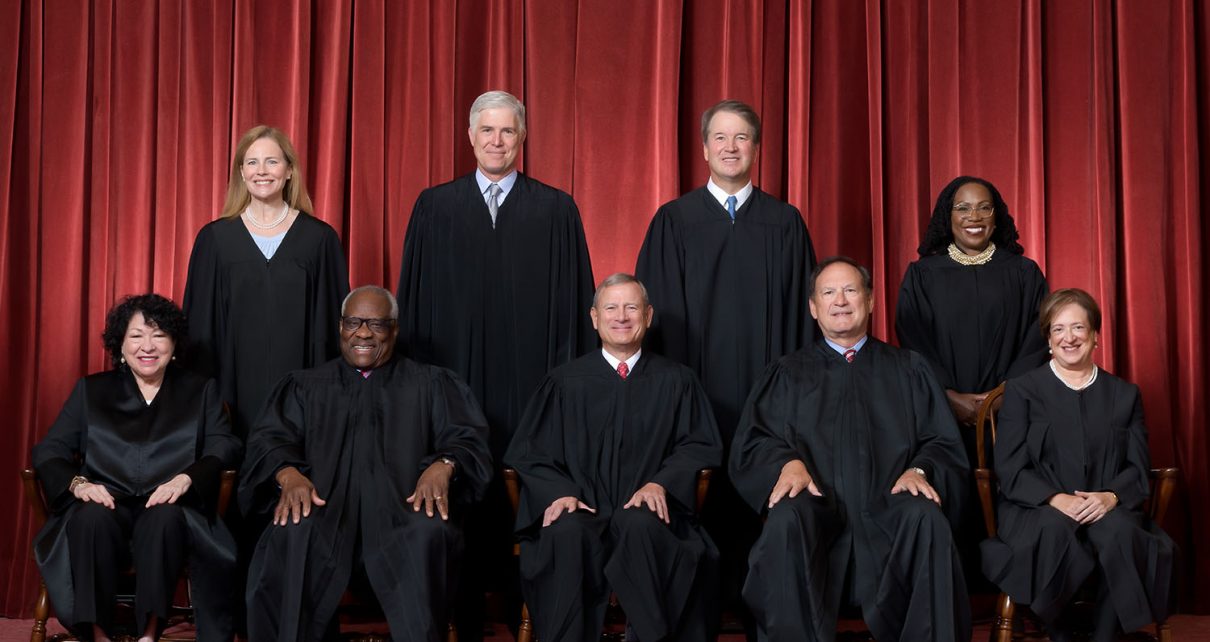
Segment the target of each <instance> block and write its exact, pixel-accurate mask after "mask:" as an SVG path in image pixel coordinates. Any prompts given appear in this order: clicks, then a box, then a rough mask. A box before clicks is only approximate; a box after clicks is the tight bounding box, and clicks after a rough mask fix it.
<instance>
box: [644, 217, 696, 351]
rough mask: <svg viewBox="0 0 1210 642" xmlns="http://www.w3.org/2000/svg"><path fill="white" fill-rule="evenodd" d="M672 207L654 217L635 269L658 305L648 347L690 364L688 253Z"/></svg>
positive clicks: (654, 305) (648, 339) (649, 331)
mask: <svg viewBox="0 0 1210 642" xmlns="http://www.w3.org/2000/svg"><path fill="white" fill-rule="evenodd" d="M672 207H674V206H673V205H665V206H663V207H661V208H660V209H659V211H657V212H656V213H655V217H654V218H652V219H651V225H650V226H649V227H648V228H647V237H646V238H644V239H643V246H642V248H640V249H639V258H638V261H637V262H636V264H635V268H634V272H635V276H636V277H637V278H638V279H639V281H642V283H643V286H644V287H646V288H647V294H648V298H649V299H650V300H651V304H652V306H653V307H654V308H655V318H654V319H653V320H652V324H651V328H650V329H649V330H648V331H647V336H646V338H645V340H644V342H643V345H644V347H647V348H649V349H650V350H651V351H652V352H656V353H658V354H662V355H664V356H665V357H668V358H669V359H672V360H673V361H676V362H678V363H689V343H688V342H689V338H688V336H687V333H686V332H684V330H685V328H687V327H688V314H689V309H688V303H687V301H686V299H685V254H684V245H683V243H681V239H680V235H679V233H678V230H677V228H676V224H675V221H674V220H673V219H674V216H673V214H672V212H671V208H672Z"/></svg>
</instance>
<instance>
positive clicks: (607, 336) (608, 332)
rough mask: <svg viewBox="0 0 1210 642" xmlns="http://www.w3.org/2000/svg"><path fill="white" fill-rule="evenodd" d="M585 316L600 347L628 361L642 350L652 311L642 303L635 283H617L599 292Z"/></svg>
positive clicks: (641, 293)
mask: <svg viewBox="0 0 1210 642" xmlns="http://www.w3.org/2000/svg"><path fill="white" fill-rule="evenodd" d="M589 315H590V316H591V317H592V327H594V328H596V329H597V334H599V335H601V346H602V347H604V348H605V349H606V350H608V351H609V353H610V354H612V355H614V356H615V357H619V356H620V357H626V358H629V356H630V355H632V354H634V353H635V352H637V351H638V350H639V348H641V347H643V335H645V334H647V328H649V327H651V317H652V308H651V305H649V304H648V303H646V302H644V301H643V290H642V289H641V288H640V287H639V284H638V283H619V284H618V285H611V286H609V287H607V288H605V289H604V290H601V292H600V293H599V294H598V295H597V302H596V304H595V305H593V307H592V309H591V310H590V311H589Z"/></svg>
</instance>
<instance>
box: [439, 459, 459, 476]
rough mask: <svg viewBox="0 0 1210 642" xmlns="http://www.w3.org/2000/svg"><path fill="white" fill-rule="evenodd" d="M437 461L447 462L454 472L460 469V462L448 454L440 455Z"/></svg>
mask: <svg viewBox="0 0 1210 642" xmlns="http://www.w3.org/2000/svg"><path fill="white" fill-rule="evenodd" d="M437 461H439V462H441V463H443V464H445V465H446V466H449V467H450V470H452V471H454V472H457V471H458V462H456V461H454V458H453V457H448V456H446V455H442V456H441V457H439V458H438V459H437Z"/></svg>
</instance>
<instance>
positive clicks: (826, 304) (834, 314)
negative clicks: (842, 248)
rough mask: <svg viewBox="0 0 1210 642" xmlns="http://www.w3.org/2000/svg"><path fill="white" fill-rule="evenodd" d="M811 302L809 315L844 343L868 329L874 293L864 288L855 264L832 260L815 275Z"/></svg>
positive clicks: (861, 335)
mask: <svg viewBox="0 0 1210 642" xmlns="http://www.w3.org/2000/svg"><path fill="white" fill-rule="evenodd" d="M810 306H811V316H813V317H815V320H816V321H818V322H819V328H820V330H822V331H823V335H824V336H825V337H827V338H828V339H830V340H832V342H833V343H838V344H840V345H843V346H846V347H847V346H851V345H853V344H854V343H856V342H857V341H858V340H860V339H861V337H863V336H865V335H866V333H867V331H868V330H869V325H870V312H872V311H873V310H874V296H873V293H872V292H870V291H868V290H866V288H865V284H864V283H862V279H861V272H858V271H857V268H855V267H853V266H852V265H849V264H848V263H833V264H831V265H829V266H828V267H826V268H824V270H823V272H820V273H819V278H817V279H815V291H814V292H812V293H811V299H810Z"/></svg>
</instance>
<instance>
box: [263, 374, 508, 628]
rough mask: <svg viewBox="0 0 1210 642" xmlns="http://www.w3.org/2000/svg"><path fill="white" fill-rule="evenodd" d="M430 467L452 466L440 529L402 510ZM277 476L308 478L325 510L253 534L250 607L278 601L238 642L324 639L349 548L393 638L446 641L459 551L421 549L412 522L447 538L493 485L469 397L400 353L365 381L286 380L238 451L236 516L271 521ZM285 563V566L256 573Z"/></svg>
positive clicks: (480, 422)
mask: <svg viewBox="0 0 1210 642" xmlns="http://www.w3.org/2000/svg"><path fill="white" fill-rule="evenodd" d="M441 456H447V457H451V458H453V459H454V460H455V461H456V462H457V467H456V471H457V472H456V473H455V476H454V478H453V479H452V480H451V486H450V491H449V493H450V511H451V516H450V522H448V523H444V524H443V523H441V522H442V520H441V519H440V517H431V518H430V517H426V516H424V512H423V510H422V511H421V512H420V513H413V512H412V507H411V505H410V504H406V505H405V501H404V500H405V499H406V498H407V497H408V496H409V495H411V494H412V492H413V491H414V490H415V488H416V482H417V480H418V479H419V478H420V474H421V473H422V472H424V470H425V469H426V468H427V467H428V466H429V465H430V464H432V463H433V462H434V461H436V460H437V459H438V458H439V457H441ZM286 466H294V467H296V468H298V469H299V470H300V471H301V472H302V473H303V474H304V475H306V476H307V477H308V478H309V479H310V480H311V482H312V483H313V484H314V485H315V489H316V491H317V492H318V493H319V496H320V497H321V498H323V499H324V500H325V501H326V502H327V503H326V504H325V505H324V506H316V507H313V508H312V512H311V515H310V517H307V518H304V519H303V523H302V524H298V525H295V524H290V525H288V526H285V527H282V526H270V527H268V528H266V529H265V532H264V533H262V535H261V539H260V542H259V543H258V545H257V549H256V552H255V554H254V556H253V561H252V567H251V568H250V569H249V572H248V596H249V598H250V599H251V598H252V597H253V596H258V595H259V594H260V592H261V591H264V590H266V589H265V587H267V586H268V587H274V588H273V591H276V593H274V592H270V593H268V594H271V595H274V596H276V597H280V599H281V602H280V604H274V605H271V608H249V610H248V630H249V634H250V635H252V636H255V635H256V634H257V633H258V632H264V631H277V632H278V636H279V639H291V640H293V639H313V638H319V637H321V636H322V634H323V632H324V630H325V627H326V626H327V623H328V622H329V621H330V620H331V619H332V617H333V614H334V613H335V610H336V606H337V603H338V602H339V600H340V597H341V595H343V593H344V591H345V589H346V588H347V587H348V584H349V579H350V576H351V574H352V572H353V561H354V556H355V552H356V551H355V549H358V548H360V553H361V556H362V559H363V560H364V564H365V569H366V573H367V577H368V579H369V581H370V585H371V586H372V587H373V589H374V593H375V595H376V596H377V598H378V600H379V602H380V603H381V604H382V607H383V612H384V613H385V614H386V615H387V619H388V621H389V623H390V626H391V631H392V634H393V636H394V637H395V639H400V640H428V639H436V638H434V637H432V636H434V635H436V634H437V629H440V632H441V635H444V627H445V623H446V619H447V616H446V614H445V613H446V611H445V609H446V608H448V605H447V604H445V603H444V598H445V595H444V590H445V584H444V582H445V581H446V579H447V578H446V574H447V573H449V572H453V571H452V570H451V569H456V568H457V553H458V551H457V550H456V547H454V550H452V551H449V555H448V556H443V555H441V554H439V553H438V552H437V549H434V550H421V549H420V548H419V547H418V543H419V540H418V533H420V532H421V531H417V530H416V528H417V525H416V524H414V522H415V521H416V520H426V523H425V524H422V525H420V526H422V527H441V528H446V527H449V528H456V526H455V525H456V523H457V521H458V520H459V519H460V518H461V517H462V515H463V514H464V513H465V511H467V510H469V509H470V508H469V507H470V505H471V504H473V503H474V502H476V501H478V499H479V498H480V497H481V496H482V494H483V491H484V488H485V487H486V485H487V482H488V480H489V479H490V477H491V471H492V466H491V456H490V455H489V454H488V450H487V424H486V422H485V421H484V418H483V414H482V412H480V410H479V406H478V404H477V403H475V400H474V398H473V397H472V395H471V392H470V390H468V389H467V387H466V386H465V385H464V384H463V383H462V382H460V381H459V380H458V379H457V378H456V377H455V376H454V375H453V374H452V373H450V372H449V371H447V370H445V369H443V368H437V367H434V366H428V365H422V364H420V363H417V362H415V361H411V360H409V359H405V358H403V357H400V356H398V355H396V356H395V358H394V359H392V360H391V361H390V362H388V363H387V364H386V365H384V366H382V367H380V368H377V369H375V370H374V371H373V372H372V374H371V375H370V376H369V377H368V378H363V377H362V375H361V373H359V372H357V370H355V369H354V368H353V367H351V366H349V365H348V364H347V363H346V362H345V361H344V360H343V359H334V360H332V361H329V362H327V363H325V364H323V365H321V366H319V367H316V368H312V369H309V370H301V371H296V372H292V373H290V374H289V375H287V376H286V377H285V378H284V379H282V381H281V382H279V383H278V385H277V387H276V388H275V390H274V391H273V394H272V395H270V397H269V402H268V403H267V404H266V406H265V412H264V413H263V414H262V415H261V417H260V419H259V420H258V422H257V424H256V427H255V429H254V430H253V431H252V434H251V435H250V437H249V440H248V456H247V458H246V460H245V465H244V468H243V471H242V474H241V484H240V492H239V500H240V505H241V508H242V509H243V510H244V511H245V514H247V513H248V512H249V511H252V512H255V513H258V514H263V513H270V512H271V511H272V510H273V507H274V506H275V505H276V504H277V501H278V498H279V496H280V491H279V489H278V487H277V483H276V480H275V478H274V475H275V474H276V473H277V472H278V471H279V470H281V469H282V468H284V467H286ZM434 520H435V521H434ZM291 529H294V530H293V531H291ZM290 532H293V533H298V535H297V536H293V535H288V533H290ZM424 532H427V531H424ZM359 542H360V546H359ZM425 543H426V544H429V543H430V542H427V540H426V542H425ZM433 546H436V544H433ZM271 547H278V548H279V550H273V549H272V548H271ZM283 557H284V558H285V563H284V565H283V566H280V567H279V566H275V565H273V564H267V563H266V561H267V560H276V559H277V558H283ZM430 594H432V595H433V598H432V602H430V601H429V595H430ZM260 597H263V596H260Z"/></svg>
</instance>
